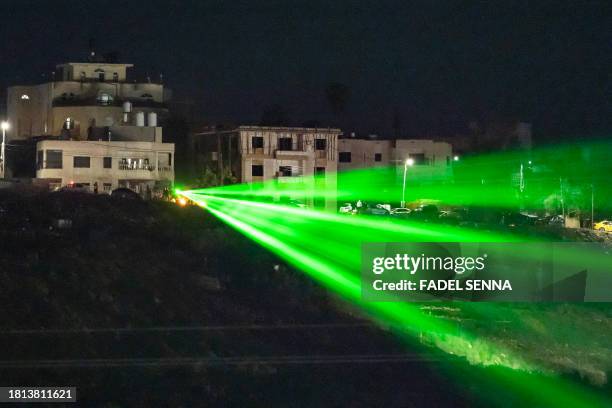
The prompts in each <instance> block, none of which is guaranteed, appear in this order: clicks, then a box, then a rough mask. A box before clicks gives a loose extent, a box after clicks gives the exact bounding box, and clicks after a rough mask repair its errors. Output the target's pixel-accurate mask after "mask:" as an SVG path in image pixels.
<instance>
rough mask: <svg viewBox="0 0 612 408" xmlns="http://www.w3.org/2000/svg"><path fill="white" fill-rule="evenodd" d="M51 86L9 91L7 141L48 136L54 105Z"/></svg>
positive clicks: (13, 88) (19, 87) (20, 88)
mask: <svg viewBox="0 0 612 408" xmlns="http://www.w3.org/2000/svg"><path fill="white" fill-rule="evenodd" d="M52 99H53V98H52V93H51V84H42V85H34V86H12V87H9V88H8V90H7V105H6V108H7V116H8V120H9V122H10V124H11V127H10V128H9V130H8V131H7V132H6V136H7V139H9V140H13V139H19V140H23V139H28V138H30V137H32V136H39V135H46V134H48V123H49V115H50V108H51V103H52Z"/></svg>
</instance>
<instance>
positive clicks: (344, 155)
mask: <svg viewBox="0 0 612 408" xmlns="http://www.w3.org/2000/svg"><path fill="white" fill-rule="evenodd" d="M338 160H339V161H340V163H350V162H351V152H340V154H339V157H338Z"/></svg>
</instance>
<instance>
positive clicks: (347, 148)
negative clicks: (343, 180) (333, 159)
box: [338, 138, 391, 171]
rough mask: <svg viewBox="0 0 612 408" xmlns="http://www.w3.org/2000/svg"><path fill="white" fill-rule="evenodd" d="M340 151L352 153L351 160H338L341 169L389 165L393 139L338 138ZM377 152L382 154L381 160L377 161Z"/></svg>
mask: <svg viewBox="0 0 612 408" xmlns="http://www.w3.org/2000/svg"><path fill="white" fill-rule="evenodd" d="M340 153H351V161H350V162H343V161H340V160H338V170H339V171H345V170H356V169H362V168H367V167H379V166H388V165H389V163H390V161H391V141H390V140H367V139H354V138H350V139H340V140H338V154H340ZM377 154H379V155H380V161H376V158H377Z"/></svg>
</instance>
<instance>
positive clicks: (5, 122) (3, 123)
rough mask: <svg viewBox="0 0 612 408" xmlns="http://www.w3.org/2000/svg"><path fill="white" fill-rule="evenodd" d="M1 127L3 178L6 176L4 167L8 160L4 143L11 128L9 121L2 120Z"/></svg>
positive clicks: (0, 152)
mask: <svg viewBox="0 0 612 408" xmlns="http://www.w3.org/2000/svg"><path fill="white" fill-rule="evenodd" d="M0 127H2V149H1V150H0V156H2V157H0V159H1V160H2V178H4V168H5V162H6V160H5V159H6V158H5V156H4V144H5V142H6V130H7V129H8V128H9V123H8V122H7V121H5V120H4V121H2V123H1V124H0Z"/></svg>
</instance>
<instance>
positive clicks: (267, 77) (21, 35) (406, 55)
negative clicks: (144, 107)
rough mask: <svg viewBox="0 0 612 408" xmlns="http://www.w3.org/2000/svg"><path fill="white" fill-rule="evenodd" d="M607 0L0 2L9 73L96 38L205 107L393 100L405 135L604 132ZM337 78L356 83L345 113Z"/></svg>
mask: <svg viewBox="0 0 612 408" xmlns="http://www.w3.org/2000/svg"><path fill="white" fill-rule="evenodd" d="M85 3H86V4H85ZM510 3H512V4H510ZM608 3H610V2H606V1H601V2H587V1H573V2H567V3H564V2H559V1H554V2H545V1H533V2H508V1H491V2H465V1H458V2H445V1H435V0H430V1H423V2H411V1H397V2H385V1H370V2H348V1H340V0H335V1H334V0H327V1H318V0H310V1H298V2H295V1H287V0H284V1H254V0H253V1H244V2H242V1H205V0H202V1H193V2H179V1H176V2H175V1H164V2H156V1H150V0H149V1H139V0H132V1H129V2H126V1H116V2H106V1H99V0H98V1H87V2H80V1H79V2H76V1H75V2H63V1H43V0H40V1H2V2H1V4H0V15H1V16H2V20H1V21H0V38H1V39H2V40H1V41H0V86H2V88H5V87H6V86H7V85H9V84H18V83H31V82H37V81H40V80H42V79H43V77H42V75H43V74H45V73H46V75H48V73H49V72H50V71H51V70H52V68H53V66H54V65H55V64H56V63H60V62H63V61H68V60H70V61H76V60H82V59H84V58H85V56H86V54H87V46H88V40H89V38H91V37H94V38H95V39H96V42H97V48H98V50H99V51H100V52H105V51H113V50H116V51H119V53H120V55H121V60H122V61H124V62H131V63H134V64H136V68H137V72H138V73H139V74H140V75H142V76H144V75H145V74H146V73H149V74H150V75H151V76H153V77H156V76H157V75H158V73H159V72H163V74H164V78H165V80H166V83H167V84H168V85H169V86H170V87H171V88H173V89H174V91H175V96H176V97H177V99H185V100H192V101H193V102H194V103H195V106H196V111H197V112H198V113H199V117H200V118H201V119H205V120H234V121H239V122H242V123H257V122H258V121H259V118H260V117H261V113H262V111H263V110H264V108H265V107H266V106H269V105H272V104H279V105H281V106H282V107H283V108H284V109H285V110H286V111H287V112H288V116H289V118H290V119H291V121H292V123H293V124H298V125H299V124H301V123H302V122H304V121H306V120H319V121H320V122H322V123H323V124H328V123H331V124H340V125H342V126H343V128H345V129H347V130H348V129H357V130H359V131H361V132H376V133H379V134H388V133H390V132H391V129H392V123H393V117H394V112H397V114H398V116H399V118H400V121H401V127H402V131H403V133H404V134H406V135H407V136H417V135H422V134H434V133H439V134H442V133H446V134H447V133H454V132H456V131H460V130H461V129H463V127H464V126H465V124H466V123H467V122H468V121H470V120H474V119H481V120H482V119H483V118H486V119H489V120H490V118H497V120H499V118H502V119H520V120H524V121H528V122H532V123H533V124H534V128H535V130H536V132H537V133H539V134H542V135H553V136H554V135H555V134H557V133H565V134H571V133H576V134H578V133H581V134H588V133H593V132H597V131H604V132H607V131H612V49H611V48H612V8H611V7H610V6H609V5H608ZM330 82H341V83H344V84H346V85H348V86H349V87H350V89H351V98H350V100H349V102H348V105H347V109H346V112H345V113H344V114H343V115H341V116H340V117H339V118H337V117H336V118H334V117H333V116H332V114H331V111H330V108H329V104H328V102H327V100H326V97H325V87H326V85H327V84H329V83H330Z"/></svg>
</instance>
